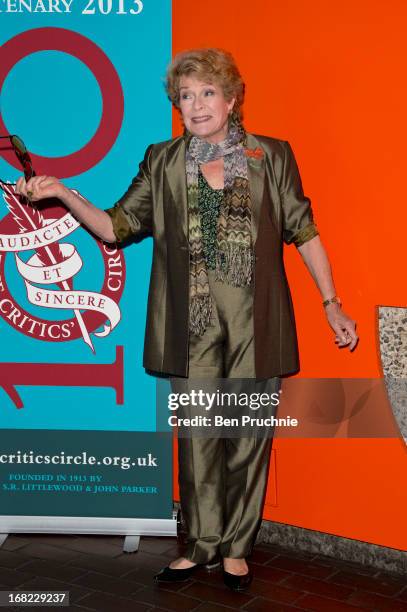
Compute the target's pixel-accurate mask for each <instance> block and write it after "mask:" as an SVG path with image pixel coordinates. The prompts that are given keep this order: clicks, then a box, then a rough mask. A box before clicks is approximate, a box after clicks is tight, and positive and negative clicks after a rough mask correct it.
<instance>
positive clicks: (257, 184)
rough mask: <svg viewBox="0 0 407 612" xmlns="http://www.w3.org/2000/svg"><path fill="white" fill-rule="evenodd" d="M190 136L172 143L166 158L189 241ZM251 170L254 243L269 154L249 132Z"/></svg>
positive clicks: (173, 195)
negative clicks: (187, 160) (187, 154)
mask: <svg viewBox="0 0 407 612" xmlns="http://www.w3.org/2000/svg"><path fill="white" fill-rule="evenodd" d="M186 146H187V143H186V139H185V138H179V139H177V140H176V141H174V143H172V144H171V145H170V147H169V149H168V151H167V157H166V164H165V167H166V176H167V181H168V185H169V187H170V190H171V195H172V198H173V200H174V205H175V209H176V212H177V214H178V216H179V220H180V226H181V228H182V232H183V234H184V237H185V238H186V239H187V240H188V199H187V181H186V173H185V150H186ZM247 148H248V149H249V155H248V156H247V172H248V178H249V186H250V196H251V205H252V238H253V244H255V242H256V240H257V234H258V228H259V220H260V211H261V205H262V202H263V195H264V177H265V153H264V151H263V149H261V146H260V143H259V141H258V140H257V139H256V137H255V136H253V135H252V134H248V135H247ZM256 150H257V151H259V150H261V151H263V155H262V156H261V157H260V156H250V152H251V151H256Z"/></svg>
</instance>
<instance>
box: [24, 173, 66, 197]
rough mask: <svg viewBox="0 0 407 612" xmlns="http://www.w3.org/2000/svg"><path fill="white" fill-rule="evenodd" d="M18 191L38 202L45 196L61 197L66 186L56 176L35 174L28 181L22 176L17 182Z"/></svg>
mask: <svg viewBox="0 0 407 612" xmlns="http://www.w3.org/2000/svg"><path fill="white" fill-rule="evenodd" d="M16 191H17V193H20V194H21V195H23V196H25V197H26V198H28V199H29V200H31V201H32V202H37V201H38V200H42V199H44V198H60V197H61V196H62V194H63V192H64V191H66V187H65V185H63V184H62V183H61V182H60V181H59V180H58V179H57V178H56V177H55V176H44V175H43V176H33V177H32V178H31V179H30V180H29V181H27V182H26V180H25V178H24V177H23V176H22V177H20V178H19V179H18V181H17V183H16Z"/></svg>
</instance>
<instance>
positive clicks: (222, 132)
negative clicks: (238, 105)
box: [179, 75, 235, 143]
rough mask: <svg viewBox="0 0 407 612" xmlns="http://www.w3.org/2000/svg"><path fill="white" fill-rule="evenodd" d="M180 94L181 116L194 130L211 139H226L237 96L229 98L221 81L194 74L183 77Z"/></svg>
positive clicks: (196, 134) (189, 127)
mask: <svg viewBox="0 0 407 612" xmlns="http://www.w3.org/2000/svg"><path fill="white" fill-rule="evenodd" d="M179 96H180V99H179V105H180V110H181V114H182V119H183V121H184V125H185V127H186V129H187V130H188V131H189V132H191V134H193V135H194V136H198V137H199V138H202V139H204V140H206V141H207V142H211V143H218V142H221V141H222V140H225V138H226V136H227V132H228V116H229V113H230V112H231V110H232V108H233V105H234V103H235V98H233V99H232V100H230V102H227V101H226V100H225V97H224V95H223V90H222V88H221V87H220V86H219V85H216V84H215V83H204V82H203V81H199V80H198V79H197V78H196V77H194V76H192V75H191V76H185V75H183V76H181V77H180V82H179Z"/></svg>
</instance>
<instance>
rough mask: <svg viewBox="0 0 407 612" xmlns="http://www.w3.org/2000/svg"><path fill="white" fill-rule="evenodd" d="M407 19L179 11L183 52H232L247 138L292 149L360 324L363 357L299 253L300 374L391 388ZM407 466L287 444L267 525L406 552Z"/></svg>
mask: <svg viewBox="0 0 407 612" xmlns="http://www.w3.org/2000/svg"><path fill="white" fill-rule="evenodd" d="M406 20H407V5H406V3H405V2H404V1H403V0H393V2H392V3H390V4H386V3H383V2H382V1H381V0H360V1H359V2H357V3H355V2H352V1H351V0H345V1H343V0H341V1H340V2H339V1H338V0H336V1H333V2H326V0H286V1H285V2H284V3H283V2H273V1H270V0H264V1H261V0H252V1H251V2H247V0H233V1H232V0H216V1H214V0H205V2H199V3H196V2H192V1H191V0H188V1H186V0H173V50H174V53H176V52H177V51H180V50H182V49H185V48H190V47H197V46H218V47H223V48H226V49H228V50H229V51H231V52H232V53H233V55H234V56H235V58H236V60H237V63H238V65H239V67H240V70H241V72H242V75H243V77H244V80H245V82H246V86H247V90H246V91H247V94H246V102H245V107H244V112H245V125H246V129H247V130H248V131H250V132H254V133H260V134H266V135H269V136H275V137H277V138H282V139H284V140H288V141H289V142H290V143H291V145H292V146H293V149H294V152H295V154H296V158H297V161H298V164H299V167H300V171H301V175H302V180H303V185H304V191H305V193H306V195H308V196H309V197H310V198H311V200H312V203H313V209H314V214H315V219H316V222H317V225H318V227H319V230H320V233H321V237H322V240H323V242H324V244H325V246H326V248H327V251H328V254H329V257H330V260H331V263H332V267H333V271H334V279H335V283H336V288H337V292H338V294H339V295H340V296H341V298H342V301H343V303H344V309H345V310H346V311H347V312H348V313H349V314H350V315H351V316H352V317H353V318H354V319H355V320H356V321H357V324H358V333H359V335H360V343H359V346H358V348H357V350H356V351H355V352H354V353H352V354H350V353H349V351H346V350H338V349H337V347H336V346H335V344H334V342H333V334H332V333H331V331H330V329H329V328H328V326H327V324H326V323H325V317H324V313H323V309H322V307H321V300H320V297H319V293H318V291H317V289H316V288H315V286H314V284H313V281H312V279H311V277H310V276H309V274H308V273H307V271H306V269H305V267H304V266H303V264H302V262H301V258H300V256H299V254H298V253H297V252H296V250H295V247H290V248H288V249H286V253H285V260H286V268H287V274H288V277H289V281H290V287H291V290H292V293H293V298H294V305H295V312H296V319H297V326H298V333H299V343H300V356H301V373H300V376H307V377H380V376H381V369H380V359H379V356H378V347H377V341H376V312H375V307H376V306H377V305H380V304H382V305H394V306H406V305H407V283H406V280H405V276H406V274H405V267H406V258H405V245H406V237H405V236H406V231H405V227H406V224H407V215H406V208H407V206H406V204H405V193H404V188H402V187H403V186H404V174H405V165H406V158H407V154H406V153H405V150H404V146H405V141H406V131H407V123H406V121H405V109H406V107H407V87H406V85H405V79H404V75H405V57H406V55H407V37H406V35H405V23H406ZM180 129H181V128H180V124H179V121H178V119H177V117H174V135H175V134H178V133H180ZM403 247H404V248H403ZM274 459H275V461H274ZM406 468H407V449H406V447H405V445H404V443H403V442H402V440H400V439H387V440H385V439H378V440H368V439H367V440H355V439H354V440H304V441H300V440H275V442H274V453H273V464H272V470H271V472H270V480H269V489H268V502H269V503H266V506H265V517H266V518H268V519H271V520H275V521H279V522H283V523H289V524H292V525H299V526H303V527H308V528H311V529H316V530H319V531H326V532H328V533H335V534H338V535H343V536H346V537H350V538H356V539H360V540H365V541H368V542H374V543H377V544H382V545H386V546H390V547H394V548H399V549H402V550H407V530H406V528H405V515H406V511H407V486H406V485H407V469H406ZM175 495H176V496H177V491H175ZM273 504H274V505H273Z"/></svg>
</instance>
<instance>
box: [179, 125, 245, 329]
mask: <svg viewBox="0 0 407 612" xmlns="http://www.w3.org/2000/svg"><path fill="white" fill-rule="evenodd" d="M245 136H246V134H245V131H244V129H243V127H242V126H240V125H232V126H231V127H230V129H229V133H228V136H227V138H226V140H224V141H223V142H220V143H218V144H211V143H209V142H206V141H205V140H202V139H200V138H198V137H196V136H193V137H192V138H191V140H190V143H189V147H188V149H187V153H186V175H187V191H188V213H189V247H190V312H189V315H190V316H189V320H190V324H189V326H190V331H191V332H192V333H194V334H195V335H197V336H202V335H203V333H204V332H205V329H206V328H207V326H208V325H210V321H211V315H212V298H211V295H210V289H209V280H208V271H207V269H206V263H205V256H204V251H203V242H202V231H201V219H200V214H199V208H198V172H199V165H200V164H206V163H207V162H210V161H214V160H215V159H219V158H221V157H223V163H224V196H223V202H222V205H221V210H220V214H219V220H218V227H217V240H216V270H215V274H216V279H217V280H221V281H224V282H227V283H228V284H230V285H233V286H234V287H243V286H244V285H250V283H251V279H252V273H253V265H254V254H253V248H252V236H251V200H250V189H249V181H248V174H247V161H246V156H245V152H244V142H245Z"/></svg>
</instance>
